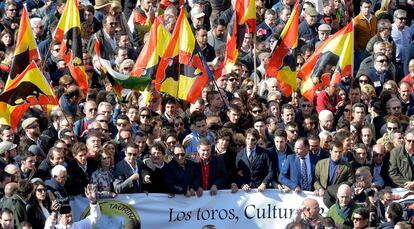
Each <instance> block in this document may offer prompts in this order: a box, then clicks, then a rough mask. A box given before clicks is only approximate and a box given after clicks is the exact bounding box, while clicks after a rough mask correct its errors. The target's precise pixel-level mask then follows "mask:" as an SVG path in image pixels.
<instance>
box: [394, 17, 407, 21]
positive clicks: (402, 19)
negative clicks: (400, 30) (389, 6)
mask: <svg viewBox="0 0 414 229" xmlns="http://www.w3.org/2000/svg"><path fill="white" fill-rule="evenodd" d="M397 19H399V20H401V21H407V20H408V18H406V17H397Z"/></svg>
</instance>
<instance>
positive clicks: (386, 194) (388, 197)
mask: <svg viewBox="0 0 414 229" xmlns="http://www.w3.org/2000/svg"><path fill="white" fill-rule="evenodd" d="M378 198H379V200H380V201H381V203H382V204H383V205H384V206H385V207H386V208H387V207H388V206H389V205H390V204H391V203H392V201H393V199H392V190H391V189H389V188H384V189H381V190H380V191H379V192H378Z"/></svg>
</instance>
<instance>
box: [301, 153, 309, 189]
mask: <svg viewBox="0 0 414 229" xmlns="http://www.w3.org/2000/svg"><path fill="white" fill-rule="evenodd" d="M301 161H302V163H301V164H302V165H301V175H302V189H303V190H308V169H307V166H306V159H305V158H304V157H303V158H301Z"/></svg>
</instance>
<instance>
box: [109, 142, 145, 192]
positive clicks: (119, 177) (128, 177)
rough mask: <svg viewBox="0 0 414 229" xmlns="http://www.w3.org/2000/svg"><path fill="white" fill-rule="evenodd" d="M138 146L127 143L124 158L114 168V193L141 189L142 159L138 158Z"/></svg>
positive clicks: (139, 190)
mask: <svg viewBox="0 0 414 229" xmlns="http://www.w3.org/2000/svg"><path fill="white" fill-rule="evenodd" d="M138 156H139V155H138V146H137V144H135V143H128V145H127V146H126V152H125V158H124V159H123V160H121V161H120V162H118V163H117V164H116V166H115V170H114V188H115V192H116V193H138V192H141V190H142V176H141V171H142V161H141V160H140V159H139V158H138Z"/></svg>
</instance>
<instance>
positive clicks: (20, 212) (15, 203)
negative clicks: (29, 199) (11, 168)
mask: <svg viewBox="0 0 414 229" xmlns="http://www.w3.org/2000/svg"><path fill="white" fill-rule="evenodd" d="M5 208H7V209H9V210H10V211H12V212H13V217H14V225H20V223H22V222H23V221H27V214H26V203H24V201H23V200H22V199H21V198H20V196H19V195H17V194H14V195H13V196H12V197H11V198H7V200H6V201H5V202H4V203H3V209H5ZM3 209H2V210H3Z"/></svg>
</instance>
